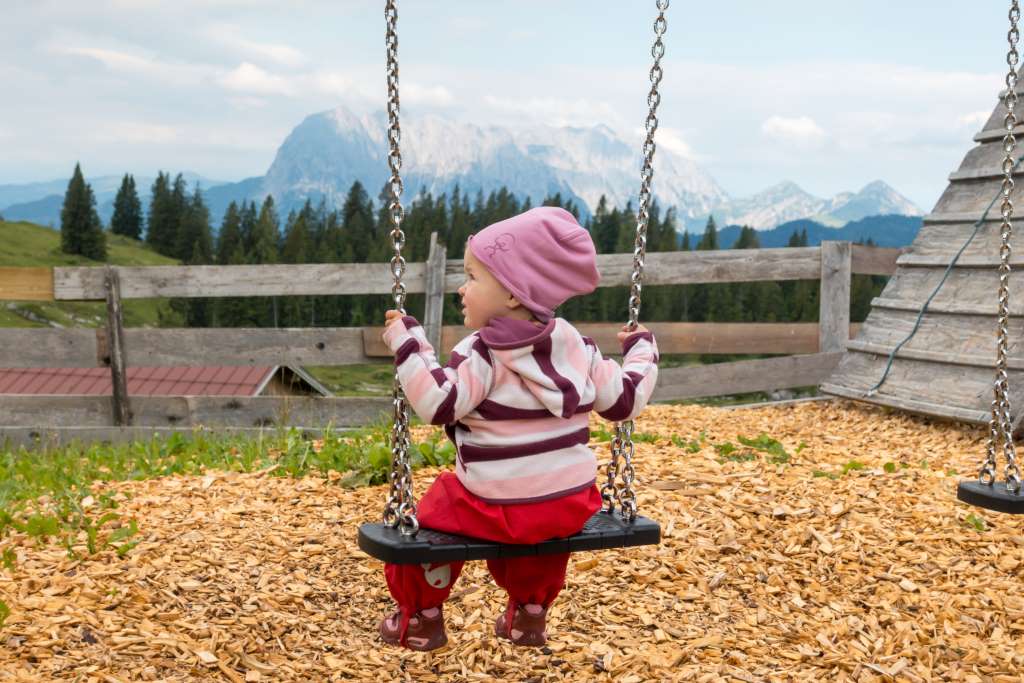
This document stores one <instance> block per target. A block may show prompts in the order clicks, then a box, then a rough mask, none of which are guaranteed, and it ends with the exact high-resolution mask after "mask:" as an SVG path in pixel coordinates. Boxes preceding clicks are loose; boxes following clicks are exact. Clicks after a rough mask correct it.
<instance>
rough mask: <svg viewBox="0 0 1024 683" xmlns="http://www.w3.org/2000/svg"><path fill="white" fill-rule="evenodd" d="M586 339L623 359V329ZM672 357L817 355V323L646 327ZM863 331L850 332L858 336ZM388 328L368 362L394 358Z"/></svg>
mask: <svg viewBox="0 0 1024 683" xmlns="http://www.w3.org/2000/svg"><path fill="white" fill-rule="evenodd" d="M574 325H575V326H576V329H578V330H579V331H580V333H581V334H583V335H584V336H587V337H590V338H592V339H593V340H594V341H595V342H596V343H597V345H598V348H600V349H602V350H603V352H604V353H606V354H608V355H618V354H619V353H620V346H619V340H618V338H617V337H616V336H615V335H616V334H617V333H618V331H619V330H620V329H622V325H620V324H619V323H574ZM645 325H646V326H647V327H648V328H650V329H651V331H652V332H654V335H655V337H656V338H657V340H658V349H659V350H660V351H661V353H662V354H666V353H736V354H755V353H780V354H782V353H785V354H788V353H815V352H816V351H817V350H818V324H817V323H657V322H655V323H645ZM859 328H860V325H859V324H858V323H853V324H851V325H850V326H849V330H850V332H849V334H851V335H853V334H856V333H857V331H858V330H859ZM383 332H384V328H383V327H379V328H365V331H364V333H363V345H364V348H365V349H366V354H367V356H371V357H374V358H390V357H391V356H392V355H393V354H392V353H391V351H390V350H389V349H388V348H387V347H386V346H385V345H384V342H383V341H382V340H381V334H382V333H383ZM470 332H471V330H468V329H466V328H465V327H462V326H461V325H446V326H445V327H444V329H443V332H442V340H441V350H442V353H447V352H448V351H450V350H451V349H452V348H453V347H454V346H455V345H456V344H457V343H458V342H459V341H460V340H461V339H463V338H465V337H466V336H467V335H468V334H469V333H470Z"/></svg>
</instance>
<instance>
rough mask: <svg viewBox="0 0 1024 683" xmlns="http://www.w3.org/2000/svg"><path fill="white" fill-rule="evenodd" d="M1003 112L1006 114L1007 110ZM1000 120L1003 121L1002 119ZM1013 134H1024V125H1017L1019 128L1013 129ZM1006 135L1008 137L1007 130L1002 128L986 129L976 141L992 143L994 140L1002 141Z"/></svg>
mask: <svg viewBox="0 0 1024 683" xmlns="http://www.w3.org/2000/svg"><path fill="white" fill-rule="evenodd" d="M1000 106H1002V105H1000ZM1003 111H1004V112H1005V111H1006V110H1005V109H1003ZM999 120H1000V121H1002V118H1001V117H1000V119H999ZM1013 134H1014V135H1016V136H1020V135H1021V134H1024V125H1021V124H1017V126H1016V127H1014V129H1013ZM1005 135H1006V129H1005V128H1003V127H1001V126H1000V127H998V128H986V129H985V130H983V131H981V132H979V133H977V134H975V136H974V141H975V142H992V141H993V140H1002V139H1003V137H1004V136H1005ZM1018 139H1020V138H1019V137H1018Z"/></svg>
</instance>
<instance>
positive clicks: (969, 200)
mask: <svg viewBox="0 0 1024 683" xmlns="http://www.w3.org/2000/svg"><path fill="white" fill-rule="evenodd" d="M999 187H1000V181H999V179H997V178H992V179H989V180H964V181H960V182H956V183H950V184H949V185H947V186H946V190H945V191H944V192H943V193H942V196H941V197H939V201H938V202H936V204H935V209H934V210H933V213H938V214H944V213H973V214H976V215H975V217H974V219H973V220H972V221H971V222H973V221H975V220H978V218H980V217H981V214H982V212H984V211H985V209H986V208H988V206H989V204H991V203H992V200H993V199H994V198H995V197H996V196H997V194H998V193H999ZM1010 199H1011V200H1012V201H1013V204H1014V206H1022V205H1024V204H1022V203H1021V202H1024V183H1017V184H1016V185H1015V186H1014V189H1013V192H1011V193H1010ZM989 215H990V216H991V215H995V216H996V217H998V216H999V202H998V201H997V202H996V204H995V205H994V206H992V209H991V210H990V211H989Z"/></svg>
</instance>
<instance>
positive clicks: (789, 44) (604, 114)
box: [0, 0, 1009, 211]
mask: <svg viewBox="0 0 1024 683" xmlns="http://www.w3.org/2000/svg"><path fill="white" fill-rule="evenodd" d="M3 4H4V17H3V20H2V21H0V87H2V88H3V93H4V97H3V106H2V107H0V184H8V183H25V182H34V181H42V180H52V179H55V178H64V177H68V176H69V175H70V172H71V169H72V168H73V167H74V164H75V163H76V162H81V164H82V169H83V171H84V173H85V174H86V177H87V178H88V177H89V176H101V175H111V174H121V173H125V172H131V173H135V174H139V175H144V176H152V175H155V173H156V171H157V170H158V169H163V170H171V171H175V172H177V171H186V170H187V171H193V172H196V173H199V174H201V175H202V176H204V177H206V178H209V179H214V180H224V181H235V180H240V179H242V178H245V177H250V176H257V175H262V174H264V173H265V172H266V170H267V168H268V167H269V166H270V163H271V162H272V161H273V158H274V154H275V152H276V150H277V148H278V146H279V145H280V144H281V142H282V141H283V140H284V138H285V137H286V136H287V135H288V133H289V132H290V131H291V130H292V129H293V128H294V127H295V126H296V125H298V124H299V123H300V122H301V121H302V120H303V119H304V118H305V117H306V116H308V115H310V114H314V113H316V112H320V111H324V110H327V109H331V108H334V107H336V106H339V105H345V106H348V107H350V108H351V109H353V110H356V111H359V112H363V111H369V110H372V109H382V108H383V107H384V105H385V97H386V85H385V80H384V75H385V69H384V57H385V52H384V13H383V5H384V3H383V2H382V1H372V0H89V2H81V0H3ZM1008 6H1009V2H1004V1H1003V0H999V1H995V0H976V1H973V2H969V3H968V2H963V1H962V0H932V1H930V2H926V1H924V0H899V1H898V2H894V1H893V0H887V1H886V2H882V1H880V0H857V1H856V2H827V3H823V2H821V0H813V1H812V0H775V1H773V2H764V0H757V1H751V0H733V1H732V2H714V3H706V2H701V3H697V2H683V1H682V0H673V2H672V5H671V6H670V8H669V10H668V12H667V15H666V16H667V19H668V32H667V34H666V36H665V41H666V54H665V57H664V59H663V60H662V64H663V68H664V72H665V78H664V80H663V82H662V86H661V91H662V101H661V105H660V108H659V121H660V127H659V130H658V137H657V142H658V144H659V145H662V146H663V147H665V148H669V149H672V150H674V151H676V152H678V153H681V154H684V155H685V156H687V157H689V158H691V159H693V160H694V161H696V162H697V163H698V164H699V165H700V166H701V167H702V168H703V169H704V170H706V171H707V172H708V173H710V174H711V176H712V177H713V178H714V179H715V180H716V181H718V183H719V184H720V185H721V186H722V187H723V188H724V189H725V190H726V191H727V192H728V193H729V194H730V195H731V196H733V197H745V196H749V195H751V194H754V193H756V192H758V191H760V190H763V189H765V188H767V187H769V186H771V185H773V184H775V183H778V182H780V181H783V180H790V181H793V182H796V183H797V184H799V185H800V186H801V187H803V188H804V189H805V190H807V191H808V192H811V193H812V194H815V195H817V196H821V197H828V196H831V195H834V194H836V193H838V192H842V191H851V190H852V191H856V190H858V189H860V188H861V187H863V186H864V185H866V184H867V183H869V182H871V181H873V180H876V179H882V180H885V181H886V182H888V183H889V184H891V185H892V186H893V187H895V188H896V189H897V190H898V191H900V192H901V193H903V194H904V195H906V196H907V197H908V198H910V199H911V200H912V201H914V202H915V203H917V204H918V205H919V206H920V207H921V208H922V209H924V210H925V211H928V210H930V209H931V207H932V206H933V205H934V204H935V201H936V200H937V199H938V197H939V195H940V194H941V192H942V190H943V189H944V188H945V186H946V182H947V176H948V174H949V173H950V172H952V171H954V170H955V169H956V167H957V166H958V165H959V163H960V161H961V159H962V158H963V156H964V155H965V154H966V152H967V151H968V150H969V149H970V147H971V146H972V145H973V144H974V143H973V142H972V140H971V138H972V136H973V135H974V133H976V132H977V131H978V130H980V129H981V127H982V125H983V124H984V122H985V120H986V119H987V118H988V115H989V114H990V113H991V111H992V109H993V108H994V106H995V105H996V103H997V97H998V92H999V89H1000V86H1001V85H1002V79H1003V77H1004V75H1005V72H1006V63H1005V53H1006V48H1007V43H1006V31H1007V28H1008V21H1007V17H1006V13H1007V9H1008ZM822 8H827V9H826V10H823V9H822ZM398 13H399V19H398V27H399V63H400V69H401V70H400V75H401V80H400V83H401V88H402V111H403V112H412V113H416V112H421V113H434V114H440V115H443V116H446V117H449V118H452V119H456V120H465V121H470V122H473V123H477V124H480V125H491V124H494V125H505V126H518V125H524V124H533V123H544V124H551V125H571V126H592V125H596V124H605V125H608V126H610V127H611V128H613V129H614V130H616V131H618V132H620V133H622V134H623V135H625V136H627V137H629V138H630V139H633V140H635V141H636V143H637V150H638V152H637V155H638V160H639V154H640V151H639V148H640V142H641V133H642V127H643V122H644V119H645V117H646V113H647V112H646V108H647V103H646V97H647V91H648V89H649V87H650V84H649V81H648V70H649V68H650V63H651V55H650V45H651V42H652V40H653V33H652V28H651V24H652V22H653V19H654V17H655V16H656V11H655V8H654V1H653V0H650V1H647V0H629V1H628V2H627V1H625V0H515V1H514V2H512V1H509V2H479V1H475V2H473V1H470V0H443V1H442V0H399V3H398ZM638 182H639V181H638ZM654 182H655V184H657V175H655V180H654Z"/></svg>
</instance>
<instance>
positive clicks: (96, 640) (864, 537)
mask: <svg viewBox="0 0 1024 683" xmlns="http://www.w3.org/2000/svg"><path fill="white" fill-rule="evenodd" d="M598 424H599V423H598V422H595V423H594V426H595V427H596V426H598ZM603 426H607V425H603ZM638 430H639V431H641V432H646V433H653V434H658V435H660V436H661V437H664V438H663V439H660V440H659V441H658V442H656V443H640V444H638V445H637V456H636V465H637V471H638V480H639V483H640V490H641V492H642V493H641V495H640V505H641V510H642V512H643V513H644V514H646V515H648V516H650V517H653V518H655V519H657V520H658V521H660V522H661V524H662V529H663V535H664V539H663V542H662V543H661V545H660V546H656V547H644V548H632V549H627V550H624V551H603V552H599V553H584V554H579V555H575V556H574V557H573V560H572V562H571V563H570V571H569V577H568V585H567V587H566V590H565V591H564V592H563V594H562V595H561V597H560V598H559V600H558V601H557V603H556V604H555V605H554V607H553V608H552V610H551V616H550V629H551V637H550V642H549V645H548V647H547V648H545V649H543V650H529V649H516V648H513V647H512V646H511V645H509V644H508V643H505V642H503V641H498V640H496V639H495V637H494V635H493V632H492V627H493V626H492V625H493V620H494V617H495V616H496V615H497V614H498V612H499V610H501V609H502V607H503V604H504V596H503V595H502V594H501V592H500V591H499V589H497V588H496V587H495V586H494V585H493V583H492V582H491V581H490V579H489V578H488V576H487V574H486V570H485V567H484V565H483V563H472V564H470V565H467V568H466V571H465V573H464V574H463V577H462V578H461V579H460V581H459V584H457V585H456V588H455V591H454V593H453V595H452V598H451V600H450V601H449V603H448V604H447V605H446V608H445V610H446V616H447V623H448V629H449V637H450V643H449V645H448V646H447V647H445V648H443V649H441V650H439V651H436V652H434V653H413V652H407V651H404V650H400V649H396V648H392V647H388V646H385V645H383V644H382V643H380V641H379V640H378V637H377V633H376V629H377V623H378V620H379V619H380V617H381V616H382V615H383V614H384V613H385V612H386V611H387V610H389V609H390V608H391V601H390V598H389V596H388V593H387V589H386V587H385V583H384V578H383V575H382V571H381V568H382V565H381V564H380V563H379V562H377V561H376V560H372V559H369V558H367V557H365V556H364V555H362V554H361V553H360V552H359V550H358V548H357V546H356V529H357V527H358V525H359V524H360V523H362V522H366V521H376V520H377V518H378V516H379V512H380V508H381V504H382V501H383V491H382V489H381V488H380V487H375V488H367V489H361V490H354V491H353V490H345V489H342V488H339V487H337V486H334V485H332V483H331V481H330V479H328V480H324V479H322V478H306V479H301V480H295V479H287V478H278V477H274V476H269V475H268V474H267V473H256V474H244V475H237V474H226V473H221V472H209V473H207V475H206V476H200V477H188V478H187V477H173V478H165V479H158V480H152V481H143V482H133V483H122V484H115V485H110V486H108V487H106V488H107V490H115V491H120V492H123V493H126V494H129V496H130V497H129V498H128V499H126V500H125V502H123V503H122V506H121V508H120V511H121V512H124V513H127V514H130V515H134V516H135V518H136V519H137V520H138V522H139V526H140V528H141V534H142V537H143V540H142V542H141V543H140V544H139V545H138V546H137V547H136V548H135V549H134V550H132V551H131V552H130V553H129V554H128V556H127V557H125V558H124V559H120V558H118V557H117V556H116V554H114V553H112V552H104V553H101V554H99V555H95V556H92V557H90V558H88V559H86V560H82V561H72V560H69V559H68V558H67V555H66V554H65V552H64V550H63V549H62V548H60V547H57V546H48V547H45V548H41V549H40V548H36V547H34V546H33V544H32V541H31V540H30V539H27V538H18V537H15V538H14V542H15V548H16V550H17V554H18V558H19V562H18V565H17V569H16V570H15V571H13V572H10V571H7V572H4V571H0V599H2V600H4V601H5V602H6V603H7V604H8V605H9V606H10V609H11V615H10V617H9V618H8V620H7V624H6V626H5V627H4V628H3V629H2V630H0V680H4V681H7V680H13V681H21V680H26V681H27V680H33V681H35V680H76V681H88V682H96V683H100V682H103V683H113V682H114V681H136V680H164V681H199V680H223V681H278V680H285V681H293V680H294V681H300V680H301V681H335V680H358V681H402V680H407V681H442V680H453V681H455V680H458V681H485V680H504V681H556V680H562V679H567V680H574V681H576V680H579V681H617V682H621V683H638V682H640V681H675V680H682V681H744V682H752V681H861V682H867V681H976V682H982V681H984V682H988V681H992V682H998V683H1009V682H1010V681H1021V680H1024V639H1022V635H1024V598H1022V596H1021V592H1020V590H1021V587H1022V583H1021V571H1022V562H1024V530H1022V525H1024V520H1020V519H1017V518H1013V517H1009V516H1003V515H997V514H994V513H988V512H985V511H979V510H974V509H971V508H968V507H967V506H965V505H962V504H960V503H958V502H957V501H956V499H955V489H956V482H957V479H958V478H959V477H961V476H973V472H974V470H975V467H976V465H977V463H978V461H979V459H980V458H981V455H982V452H983V449H984V437H985V434H984V433H983V431H982V430H980V429H976V428H972V427H966V426H963V425H956V424H944V423H938V422H931V421H928V420H924V419H919V418H915V417H910V416H907V415H904V414H899V413H894V412H890V411H889V410H887V409H884V408H878V407H872V406H861V405H857V404H853V403H848V402H843V401H836V402H816V403H803V404H795V405H790V406H786V407H769V408H755V409H744V410H726V409H721V408H706V407H697V406H657V407H652V408H650V409H649V410H648V411H647V412H646V413H645V414H644V416H643V417H642V418H641V419H640V420H639V421H638ZM700 432H704V434H705V435H706V441H705V445H704V446H703V448H701V449H700V451H699V452H696V453H692V452H690V451H689V449H687V448H686V447H685V444H684V445H683V446H679V445H674V444H673V443H672V442H671V441H670V440H669V437H671V436H672V435H677V436H678V437H679V438H680V439H681V440H682V441H689V440H690V439H693V438H696V437H697V435H698V434H699V433H700ZM760 433H766V434H768V435H770V436H772V437H774V438H776V439H778V440H780V441H781V442H782V443H783V444H784V445H785V447H786V450H787V451H788V452H789V454H790V455H791V460H790V462H789V464H785V465H776V464H771V463H770V462H769V461H768V457H769V456H766V455H764V454H761V455H759V457H758V458H757V459H756V460H750V461H738V462H733V461H728V460H727V461H724V462H718V460H719V459H720V456H719V453H718V452H717V451H716V450H715V449H714V448H713V444H716V443H718V444H720V443H723V442H726V441H730V442H732V443H737V439H736V437H737V435H743V436H745V437H751V438H753V437H756V436H757V435H758V434H760ZM801 443H803V444H805V446H804V447H802V448H801V447H800V444H801ZM594 445H595V446H597V447H598V448H599V452H600V453H601V454H602V455H601V457H602V459H604V457H605V454H606V450H607V444H594ZM798 448H799V452H797V450H798ZM851 461H856V462H859V463H863V464H864V466H865V467H864V468H863V469H851V467H856V465H853V466H850V465H849V463H851ZM922 461H925V464H922ZM886 463H895V471H890V470H893V469H894V468H893V466H889V467H888V468H886V467H885V465H886ZM844 465H847V467H846V469H847V470H848V471H847V472H846V473H844V472H843V469H844ZM902 465H906V467H903V466H902ZM434 474H436V472H432V471H429V470H424V471H422V472H419V473H418V478H417V488H418V489H419V490H420V491H422V490H423V488H424V487H425V486H426V484H428V483H429V481H430V480H431V479H432V477H433V475H434ZM816 474H817V476H815V475H816ZM827 475H832V477H830V476H827ZM833 477H834V478H833ZM333 478H335V479H336V477H333ZM970 515H973V517H970ZM979 527H984V529H983V530H979Z"/></svg>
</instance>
